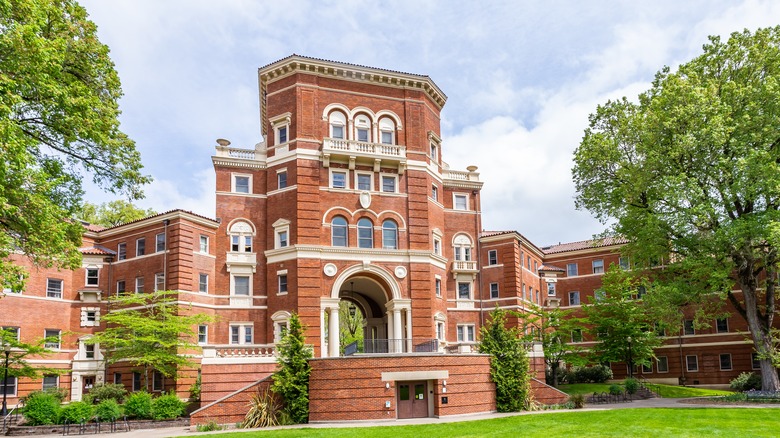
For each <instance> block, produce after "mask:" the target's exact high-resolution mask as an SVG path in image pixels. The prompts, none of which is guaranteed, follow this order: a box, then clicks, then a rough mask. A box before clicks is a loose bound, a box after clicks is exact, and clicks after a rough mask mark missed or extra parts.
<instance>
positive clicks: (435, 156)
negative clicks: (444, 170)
mask: <svg viewBox="0 0 780 438" xmlns="http://www.w3.org/2000/svg"><path fill="white" fill-rule="evenodd" d="M430 157H431V161H433V162H436V161H438V160H439V147H438V146H437V145H436V143H431V149H430Z"/></svg>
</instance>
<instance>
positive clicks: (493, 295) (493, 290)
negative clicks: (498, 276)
mask: <svg viewBox="0 0 780 438" xmlns="http://www.w3.org/2000/svg"><path fill="white" fill-rule="evenodd" d="M490 299H491V300H496V299H498V283H490Z"/></svg>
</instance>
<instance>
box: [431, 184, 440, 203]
mask: <svg viewBox="0 0 780 438" xmlns="http://www.w3.org/2000/svg"><path fill="white" fill-rule="evenodd" d="M431 199H433V200H434V201H436V202H439V186H437V185H436V184H431Z"/></svg>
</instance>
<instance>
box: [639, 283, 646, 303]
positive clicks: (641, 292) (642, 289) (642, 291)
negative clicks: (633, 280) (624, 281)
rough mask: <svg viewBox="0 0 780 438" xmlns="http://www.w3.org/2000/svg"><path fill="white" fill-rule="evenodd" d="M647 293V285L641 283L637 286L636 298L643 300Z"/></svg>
mask: <svg viewBox="0 0 780 438" xmlns="http://www.w3.org/2000/svg"><path fill="white" fill-rule="evenodd" d="M645 295H647V288H646V287H645V286H642V285H640V286H639V287H637V288H636V298H637V299H638V300H641V299H642V297H643V296H645Z"/></svg>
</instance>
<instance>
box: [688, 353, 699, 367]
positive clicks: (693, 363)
mask: <svg viewBox="0 0 780 438" xmlns="http://www.w3.org/2000/svg"><path fill="white" fill-rule="evenodd" d="M685 365H686V367H687V369H688V371H699V357H698V356H695V355H691V356H685Z"/></svg>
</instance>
